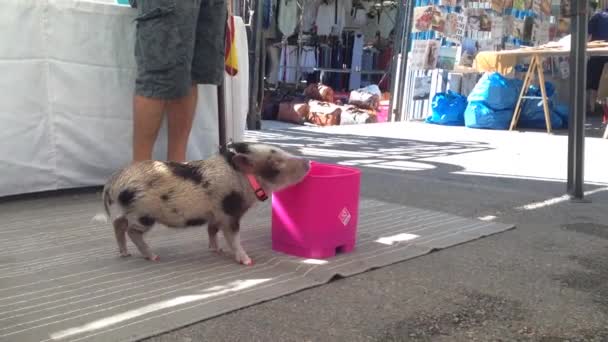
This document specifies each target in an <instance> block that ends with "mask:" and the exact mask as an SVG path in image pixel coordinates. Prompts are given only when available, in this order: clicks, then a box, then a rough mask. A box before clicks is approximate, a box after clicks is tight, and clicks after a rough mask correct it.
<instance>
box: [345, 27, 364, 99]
mask: <svg viewBox="0 0 608 342" xmlns="http://www.w3.org/2000/svg"><path fill="white" fill-rule="evenodd" d="M363 43H364V38H363V33H361V32H357V33H355V39H354V42H353V49H352V62H351V65H350V70H351V71H350V79H349V82H348V90H353V89H359V88H360V87H361V70H362V62H363V61H362V59H363Z"/></svg>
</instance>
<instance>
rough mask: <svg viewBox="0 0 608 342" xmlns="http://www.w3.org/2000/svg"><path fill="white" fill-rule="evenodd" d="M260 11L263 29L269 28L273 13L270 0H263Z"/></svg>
mask: <svg viewBox="0 0 608 342" xmlns="http://www.w3.org/2000/svg"><path fill="white" fill-rule="evenodd" d="M262 6H263V12H262V27H263V28H264V30H267V29H269V28H270V25H271V23H272V19H273V16H274V14H273V13H272V0H264V4H263V5H262Z"/></svg>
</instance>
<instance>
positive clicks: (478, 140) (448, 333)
mask: <svg viewBox="0 0 608 342" xmlns="http://www.w3.org/2000/svg"><path fill="white" fill-rule="evenodd" d="M360 129H362V128H360ZM365 129H366V130H367V132H366V134H365V135H362V133H361V132H355V133H353V132H352V129H351V131H350V132H349V133H346V132H342V133H344V135H341V133H336V131H331V130H325V132H328V131H330V132H331V139H333V141H338V143H334V144H330V143H327V142H323V141H322V139H320V138H319V136H318V134H319V133H318V131H316V130H314V131H313V132H308V131H299V132H296V133H290V134H288V135H286V136H289V137H293V139H287V138H286V136H281V133H280V132H271V133H273V134H275V135H272V134H268V133H266V134H265V135H256V137H257V139H260V140H272V142H277V143H281V144H286V145H290V144H291V145H293V146H291V148H293V149H294V151H296V152H298V153H301V154H308V155H311V154H316V155H317V156H316V157H315V158H317V159H320V160H326V161H332V162H338V161H345V162H350V163H351V164H356V165H358V166H361V168H362V170H363V171H364V177H363V184H362V192H363V195H364V196H366V197H371V198H376V199H380V200H383V201H391V202H395V203H401V204H404V205H409V206H416V207H420V208H426V209H434V210H440V211H445V212H450V213H454V214H457V215H461V216H466V217H480V216H486V217H489V216H495V217H496V218H495V219H496V220H498V221H501V222H508V223H516V224H517V229H515V230H512V231H508V232H505V233H501V234H498V235H495V236H491V237H488V238H484V239H481V240H477V241H473V242H470V243H466V244H463V245H460V246H456V247H452V248H449V249H447V250H443V251H438V252H436V253H433V254H430V255H427V256H424V257H420V258H418V259H414V260H410V261H406V262H403V263H399V264H395V265H392V266H389V267H385V268H381V269H378V270H375V271H371V272H367V273H364V274H361V275H359V276H355V277H351V278H346V279H340V280H336V281H334V282H332V283H330V284H328V285H325V286H321V287H318V288H314V289H311V290H306V291H302V292H300V293H296V294H293V295H289V296H286V297H282V298H280V299H277V300H274V301H271V302H267V303H264V304H260V305H256V306H253V307H250V308H246V309H243V310H240V311H237V312H234V313H231V314H227V315H223V316H219V317H217V318H214V319H211V320H208V321H205V322H201V323H198V324H195V325H192V326H190V327H186V328H183V329H179V330H177V331H174V332H170V333H167V334H164V335H161V336H157V337H154V338H151V339H148V340H147V341H150V342H160V341H546V342H549V341H608V324H607V323H606V322H608V210H606V208H608V191H606V189H605V188H604V187H605V186H607V185H608V175H605V174H606V173H607V171H608V164H605V161H601V160H602V158H604V156H605V155H606V154H605V151H606V148H608V142H607V141H601V140H599V139H593V140H588V144H587V146H588V149H587V151H588V153H587V160H588V161H590V163H589V164H588V165H589V166H588V167H587V169H586V172H587V175H588V177H587V179H588V180H590V181H591V182H592V183H593V185H589V186H588V187H587V188H586V190H593V191H594V193H593V194H591V195H590V196H588V199H590V200H591V203H572V202H569V201H567V200H564V199H563V198H560V196H562V195H563V193H564V191H565V185H564V183H563V177H565V170H564V169H563V168H564V164H563V162H562V161H561V159H562V158H563V159H564V160H565V158H566V154H565V152H564V151H563V146H564V141H563V139H565V137H559V136H547V135H544V134H542V133H525V134H524V133H507V132H480V131H470V130H464V129H459V128H455V129H445V128H443V127H440V128H438V129H436V130H434V133H433V132H430V131H428V132H423V131H422V130H424V129H425V128H424V127H419V126H415V125H414V126H410V125H405V126H401V127H400V128H399V129H398V130H397V131H398V132H397V133H395V131H392V130H391V132H392V133H391V132H388V129H387V128H386V127H381V126H374V127H373V128H372V127H366V128H365ZM354 130H355V131H356V129H354ZM323 134H325V133H323ZM351 134H355V136H353V135H351ZM387 136H388V137H387ZM268 137H270V138H268ZM349 137H350V138H351V139H350V140H354V139H355V138H357V139H363V140H365V142H366V145H355V146H350V147H349V148H347V146H348V144H347V142H348V141H349ZM465 137H466V138H467V139H466V142H465V139H464V138H465ZM339 141H342V142H339ZM522 141H523V145H522ZM364 146H367V147H369V148H368V149H366V151H367V152H368V154H366V155H361V153H362V152H364V151H363V150H364V149H363V148H362V147H364ZM382 146H388V147H390V148H393V149H394V151H396V152H395V153H393V154H392V156H393V157H394V158H392V159H390V158H389V159H386V158H380V157H377V155H378V154H381V155H384V156H386V155H387V153H388V154H389V155H390V153H389V152H390V151H388V152H387V151H380V152H382V153H376V152H378V151H379V150H380V149H382ZM374 149H375V150H374ZM385 149H386V148H385ZM467 149H473V151H472V152H471V151H466V150H467ZM429 151H431V152H433V153H428V152H429ZM447 151H456V152H453V153H452V154H450V153H448V152H447ZM543 151H546V152H545V153H543ZM330 152H331V153H330ZM332 153H333V154H332ZM353 153H354V154H353ZM357 153H359V154H357ZM507 157H509V158H514V159H511V160H505V158H507ZM379 159H382V160H379ZM484 159H485V160H486V164H485V166H484V165H481V164H480V161H481V160H484ZM604 159H605V158H604ZM363 160H368V161H369V163H368V164H365V163H364V162H363ZM370 160H373V161H370ZM387 160H388V161H387ZM394 161H402V162H404V163H393V162H394ZM405 161H407V163H405ZM533 161H536V162H533ZM602 164H603V165H602ZM364 165H366V166H364ZM374 165H375V166H374ZM425 165H426V166H425ZM429 165H430V166H429ZM501 170H502V171H505V172H501ZM506 171H508V172H506ZM543 175H545V177H543ZM560 175H561V176H560ZM526 205H527V206H526Z"/></svg>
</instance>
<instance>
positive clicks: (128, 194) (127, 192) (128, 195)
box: [118, 189, 136, 207]
mask: <svg viewBox="0 0 608 342" xmlns="http://www.w3.org/2000/svg"><path fill="white" fill-rule="evenodd" d="M135 194H136V191H135V190H133V189H124V190H123V191H121V192H120V194H118V203H120V205H122V206H123V207H128V206H130V205H131V204H132V203H133V201H134V200H135Z"/></svg>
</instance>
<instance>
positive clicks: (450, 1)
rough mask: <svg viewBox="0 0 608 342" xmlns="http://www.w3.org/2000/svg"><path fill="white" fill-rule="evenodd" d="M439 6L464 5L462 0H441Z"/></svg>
mask: <svg viewBox="0 0 608 342" xmlns="http://www.w3.org/2000/svg"><path fill="white" fill-rule="evenodd" d="M439 6H445V7H456V6H462V0H439Z"/></svg>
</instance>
